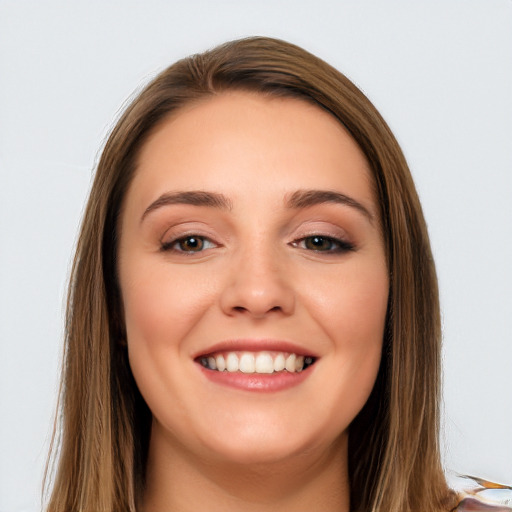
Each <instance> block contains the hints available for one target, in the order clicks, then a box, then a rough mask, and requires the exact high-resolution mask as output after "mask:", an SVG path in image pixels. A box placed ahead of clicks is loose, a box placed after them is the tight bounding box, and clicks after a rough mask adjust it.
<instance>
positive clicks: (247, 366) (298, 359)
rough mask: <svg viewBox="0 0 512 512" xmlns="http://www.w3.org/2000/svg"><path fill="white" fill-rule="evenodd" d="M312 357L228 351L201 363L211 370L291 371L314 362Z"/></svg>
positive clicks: (209, 357) (203, 359)
mask: <svg viewBox="0 0 512 512" xmlns="http://www.w3.org/2000/svg"><path fill="white" fill-rule="evenodd" d="M313 362H314V361H313V358H312V357H309V356H308V357H304V356H298V355H297V354H284V353H277V354H274V355H272V354H271V353H269V352H258V353H254V352H241V353H240V352H238V353H235V352H228V353H226V354H218V355H217V356H208V357H202V358H201V360H200V363H201V364H202V365H203V366H204V367H205V368H209V369H210V370H217V371H219V372H223V371H225V370H227V371H228V372H238V371H240V372H242V373H262V374H264V373H266V374H270V373H274V372H282V371H283V370H286V371H287V372H290V373H295V372H301V371H302V370H303V369H304V368H305V367H308V366H310V365H311V364H313Z"/></svg>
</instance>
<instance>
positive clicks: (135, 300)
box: [122, 262, 214, 348]
mask: <svg viewBox="0 0 512 512" xmlns="http://www.w3.org/2000/svg"><path fill="white" fill-rule="evenodd" d="M123 270H124V272H125V275H131V276H137V277H136V279H131V280H128V279H126V280H122V282H123V286H122V297H123V305H124V314H125V322H126V332H127V336H128V342H129V344H132V345H134V344H139V343H145V344H148V345H152V346H157V345H160V344H162V345H166V346H169V345H170V346H171V347H173V348H176V347H179V344H180V341H181V340H182V339H183V338H184V337H186V335H187V334H188V332H189V331H190V330H191V329H193V328H194V326H195V325H196V324H197V322H198V320H199V318H200V317H201V315H202V314H203V313H204V311H205V310H206V309H208V306H209V304H210V303H211V302H212V300H213V295H214V294H213V293H212V286H211V285H210V283H208V282H204V280H202V279H201V278H200V276H199V275H198V273H197V272H195V271H194V269H192V268H191V269H190V271H189V272H183V271H181V272H175V271H174V272H173V268H172V266H169V265H165V264H163V265H162V264H159V263H155V262H153V263H152V264H150V265H146V266H144V265H138V266H137V268H129V267H128V268H125V269H123Z"/></svg>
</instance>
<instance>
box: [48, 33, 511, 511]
mask: <svg viewBox="0 0 512 512" xmlns="http://www.w3.org/2000/svg"><path fill="white" fill-rule="evenodd" d="M442 322H443V318H442V314H441V306H440V299H439V287H438V276H437V272H436V266H435V263H434V256H433V250H432V246H431V241H430V238H429V232H428V228H427V222H426V220H425V214H424V210H423V207H422V203H420V199H419V195H418V192H417V189H416V186H415V183H414V181H413V178H412V175H411V171H410V168H409V165H408V163H407V160H406V158H405V156H404V153H403V151H402V149H401V147H400V145H399V143H398V142H397V139H396V137H395V135H394V134H393V132H392V130H391V129H390V127H389V125H388V123H387V122H386V121H385V120H384V118H383V116H382V115H381V114H380V113H379V111H378V110H377V109H376V107H375V106H374V105H373V103H372V102H371V101H370V99H368V97H367V96H366V95H365V94H364V93H363V92H362V91H361V89H360V88H358V86H356V85H355V83H354V82H353V81H351V80H350V79H349V78H347V76H345V75H344V74H343V73H341V72H340V71H339V70H337V69H336V68H335V67H333V66H332V65H331V64H329V63H327V62H326V61H325V60H323V59H322V58H320V57H318V56H316V55H314V54H313V53H311V52H309V51H308V50H307V49H304V48H303V47H302V46H299V45H296V44H294V43H291V42H287V41H285V40H283V39H281V38H276V37H270V36H250V37H241V38H236V39H231V40H229V41H228V42H223V43H220V44H217V45H214V46H211V47H210V49H207V50H202V51H199V52H197V53H194V54H192V55H190V56H188V57H182V58H180V59H179V60H177V61H176V62H174V63H173V64H171V65H170V66H168V67H166V68H164V69H163V70H162V71H161V72H160V73H158V74H157V75H156V76H155V77H154V78H152V79H151V80H149V82H148V83H147V84H146V85H145V86H144V87H142V88H140V89H139V90H138V91H137V92H136V93H135V94H134V95H133V96H132V98H131V99H130V101H129V102H128V103H127V104H126V105H125V107H124V108H123V109H122V111H121V112H120V113H119V115H118V119H117V121H116V122H115V125H114V127H113V128H112V129H111V130H110V133H109V135H108V138H107V139H106V140H105V143H104V146H103V148H102V150H101V153H100V155H99V156H98V162H97V166H96V169H95V174H94V178H93V181H92V183H91V187H90V190H89V192H88V197H87V201H86V205H85V208H84V210H83V215H82V220H81V225H80V229H79V234H78V237H77V241H76V249H75V253H74V259H73V263H72V267H71V269H70V275H69V285H68V288H67V299H66V311H65V330H64V338H65V339H64V352H63V361H62V374H61V381H60V386H59V402H58V413H57V415H56V420H55V426H54V429H53V434H52V440H51V446H50V456H49V459H48V464H47V467H46V474H45V503H44V510H46V511H47V512H65V511H66V512H68V511H105V512H107V511H109V512H110V511H130V512H167V511H169V512H170V511H179V512H188V511H192V510H208V511H212V512H215V511H221V510H222V511H225V510H233V511H235V510H236V511H241V512H244V511H247V512H259V511H267V510H268V511H275V512H279V511H297V512H301V511H310V510H322V511H325V512H330V511H332V512H334V511H337V512H349V511H351V512H370V511H371V512H384V511H397V512H402V511H403V512H405V511H419V510H421V511H429V512H430V511H432V512H441V511H445V512H448V511H450V512H455V511H458V512H465V511H471V510H473V511H478V510H480V511H494V512H504V511H508V510H512V492H511V489H510V487H507V485H504V484H498V483H493V482H490V481H487V480H485V479H484V478H485V476H486V475H482V476H483V477H484V478H479V476H472V477H462V481H463V482H464V483H465V484H467V485H466V487H465V488H464V489H461V488H459V487H456V486H454V485H453V481H452V480H451V479H450V478H447V475H446V470H445V462H444V458H445V453H444V445H443V439H442V433H443V430H442V421H443V408H442V407H443V402H442V388H441V383H442V373H443V372H442V357H443V353H442Z"/></svg>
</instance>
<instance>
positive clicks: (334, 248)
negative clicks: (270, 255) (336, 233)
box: [292, 235, 354, 253]
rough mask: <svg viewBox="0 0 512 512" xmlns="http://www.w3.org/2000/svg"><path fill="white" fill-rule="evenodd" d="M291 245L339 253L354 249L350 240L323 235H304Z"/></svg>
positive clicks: (309, 249) (316, 250)
mask: <svg viewBox="0 0 512 512" xmlns="http://www.w3.org/2000/svg"><path fill="white" fill-rule="evenodd" d="M292 245H293V246H294V247H298V248H300V249H306V250H308V251H315V252H330V253H341V252H347V251H353V250H354V246H353V245H352V244H351V243H350V242H347V241H345V240H339V239H337V238H333V237H330V236H323V235H312V236H306V237H304V238H301V239H300V240H297V241H296V242H293V244H292Z"/></svg>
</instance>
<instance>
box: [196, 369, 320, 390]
mask: <svg viewBox="0 0 512 512" xmlns="http://www.w3.org/2000/svg"><path fill="white" fill-rule="evenodd" d="M198 367H199V369H200V371H201V372H202V373H203V375H204V376H205V377H206V378H207V379H208V380H210V381H211V382H214V383H216V384H221V385H224V386H227V387H230V388H234V389H240V390H243V391H259V392H267V393H271V392H276V391H283V390H285V389H289V388H292V387H294V386H297V385H299V384H300V383H301V382H303V381H304V380H305V379H307V378H308V377H309V375H311V372H312V371H313V367H314V365H313V366H308V367H307V368H306V369H305V370H303V371H301V372H294V373H289V372H286V371H282V372H276V373H271V374H261V373H242V372H233V373H230V372H227V371H223V372H219V371H216V370H209V369H207V368H205V367H204V366H201V365H199V364H198Z"/></svg>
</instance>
